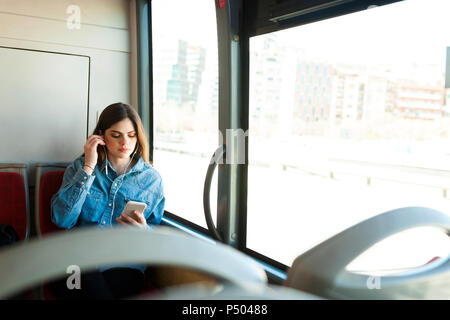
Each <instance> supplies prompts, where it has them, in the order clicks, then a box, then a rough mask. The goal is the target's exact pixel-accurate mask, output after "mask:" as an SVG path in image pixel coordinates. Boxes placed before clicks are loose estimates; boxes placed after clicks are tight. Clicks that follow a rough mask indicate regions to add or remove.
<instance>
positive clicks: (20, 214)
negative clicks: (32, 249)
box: [0, 163, 30, 240]
mask: <svg viewBox="0 0 450 320" xmlns="http://www.w3.org/2000/svg"><path fill="white" fill-rule="evenodd" d="M26 170H27V167H26V165H25V164H18V163H2V164H0V223H2V224H8V225H11V226H12V227H13V228H14V229H15V230H16V232H17V234H18V236H19V238H20V239H21V240H25V239H28V237H29V234H30V211H29V205H28V182H27V174H26Z"/></svg>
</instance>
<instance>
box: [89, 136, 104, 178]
mask: <svg viewBox="0 0 450 320" xmlns="http://www.w3.org/2000/svg"><path fill="white" fill-rule="evenodd" d="M98 145H102V146H104V145H106V144H105V140H104V139H103V137H102V136H99V135H95V134H93V135H91V136H89V137H88V138H87V140H86V143H85V144H84V159H85V161H84V163H85V167H84V170H85V171H86V172H87V173H88V174H91V173H92V171H94V168H95V166H96V165H97V159H98V153H97V146H98Z"/></svg>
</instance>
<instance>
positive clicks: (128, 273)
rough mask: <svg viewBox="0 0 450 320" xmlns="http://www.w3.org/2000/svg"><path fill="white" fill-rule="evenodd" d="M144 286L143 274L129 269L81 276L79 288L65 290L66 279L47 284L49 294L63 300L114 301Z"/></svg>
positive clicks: (131, 294)
mask: <svg viewBox="0 0 450 320" xmlns="http://www.w3.org/2000/svg"><path fill="white" fill-rule="evenodd" d="M144 285H145V277H144V274H143V273H142V272H141V271H139V270H136V269H131V268H113V269H109V270H106V271H103V272H100V271H93V272H89V273H86V274H81V288H80V289H69V288H67V284H66V279H61V280H58V281H54V282H52V283H50V284H49V289H50V292H51V294H52V295H53V296H54V298H56V299H64V300H73V299H74V300H83V299H85V300H114V299H124V298H131V297H133V296H135V295H137V294H139V293H140V292H141V290H142V289H143V288H144Z"/></svg>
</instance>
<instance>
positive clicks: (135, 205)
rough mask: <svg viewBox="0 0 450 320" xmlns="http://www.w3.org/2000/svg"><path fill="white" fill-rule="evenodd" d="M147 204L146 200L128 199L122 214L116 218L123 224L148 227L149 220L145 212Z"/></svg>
mask: <svg viewBox="0 0 450 320" xmlns="http://www.w3.org/2000/svg"><path fill="white" fill-rule="evenodd" d="M146 207H147V204H146V203H144V202H136V201H128V202H127V204H126V205H125V208H124V209H123V212H122V214H121V215H120V217H119V218H117V219H116V221H117V222H118V223H120V224H121V225H123V226H127V225H132V226H135V227H139V228H142V229H144V228H147V221H146V220H145V216H144V214H143V212H144V210H145V208H146Z"/></svg>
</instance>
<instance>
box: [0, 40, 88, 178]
mask: <svg viewBox="0 0 450 320" xmlns="http://www.w3.org/2000/svg"><path fill="white" fill-rule="evenodd" d="M0 70H2V72H1V73H0V83H1V84H2V85H1V86H0V97H1V102H0V112H1V113H0V136H1V137H3V139H2V148H1V150H2V151H1V152H0V162H24V163H29V164H32V163H35V162H41V161H44V162H45V161H59V162H63V161H64V162H65V161H70V160H71V159H74V158H75V157H77V156H78V155H80V154H81V153H82V152H83V143H82V142H83V141H84V139H85V137H86V131H87V114H88V78H89V58H88V57H83V56H73V55H63V54H55V53H47V52H37V51H29V50H19V49H10V48H0ZM32 173H33V172H30V174H31V175H32ZM29 181H34V180H33V179H30V180H29Z"/></svg>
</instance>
